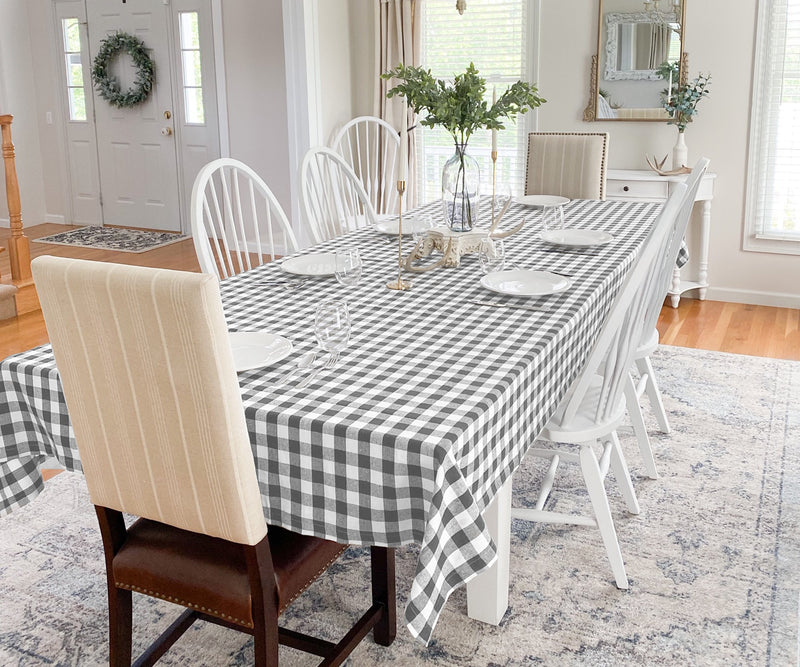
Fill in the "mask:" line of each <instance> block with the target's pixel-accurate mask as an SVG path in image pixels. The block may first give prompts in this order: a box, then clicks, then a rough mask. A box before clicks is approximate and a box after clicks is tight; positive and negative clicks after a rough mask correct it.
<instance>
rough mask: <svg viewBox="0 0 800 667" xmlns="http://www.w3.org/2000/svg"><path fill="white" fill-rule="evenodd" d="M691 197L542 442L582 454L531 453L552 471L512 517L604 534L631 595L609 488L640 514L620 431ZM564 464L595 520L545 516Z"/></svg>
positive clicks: (646, 251)
mask: <svg viewBox="0 0 800 667" xmlns="http://www.w3.org/2000/svg"><path fill="white" fill-rule="evenodd" d="M684 189H685V186H684V185H683V184H679V185H678V187H677V188H676V191H675V194H674V195H673V196H672V197H671V198H670V199H669V200H668V202H667V204H666V206H665V207H664V209H663V210H662V212H661V215H660V216H659V218H658V220H657V221H656V222H655V223H654V226H653V231H652V232H651V233H650V235H649V236H648V238H647V240H646V241H645V243H644V246H643V248H642V250H641V252H640V253H639V257H638V258H637V260H636V263H635V264H634V266H633V267H632V268H631V269H630V271H629V273H628V277H627V278H626V280H625V282H624V284H623V286H622V288H621V289H620V292H619V294H618V295H617V297H616V299H615V301H614V303H613V305H612V306H611V310H610V312H609V315H608V317H607V318H606V321H605V323H604V324H603V327H602V329H601V331H600V333H599V335H598V336H597V338H596V341H595V344H594V348H593V349H592V351H591V352H590V354H589V357H588V360H587V362H586V364H585V365H584V368H583V371H582V372H581V374H580V375H579V376H578V378H577V380H575V382H574V383H573V385H572V387H571V388H570V390H569V392H568V393H567V395H566V397H565V398H564V399H563V400H562V401H561V403H560V405H559V407H558V409H557V410H556V414H555V415H554V416H553V418H552V419H551V420H550V422H549V423H548V424H547V426H546V427H545V428H544V430H543V431H542V434H541V439H543V440H546V441H550V442H552V443H562V444H567V445H570V444H571V445H575V446H577V447H579V451H578V452H577V453H576V452H575V451H574V449H565V448H563V447H561V448H555V447H553V448H549V447H538V446H535V445H534V447H531V448H530V449H529V450H528V455H529V456H538V457H542V458H547V459H549V460H550V466H549V469H548V471H547V473H546V475H545V477H544V480H543V482H542V486H541V488H540V491H539V495H538V497H537V498H536V501H535V503H534V504H533V505H532V507H525V508H513V509H512V510H511V516H512V517H514V518H517V519H523V520H527V521H542V522H545V523H556V524H576V525H583V526H596V527H597V528H599V529H600V535H601V537H602V539H603V544H604V545H605V548H606V554H607V556H608V560H609V562H610V563H611V569H612V571H613V573H614V579H615V581H616V584H617V586H618V587H619V588H623V589H624V588H628V577H627V574H626V573H625V564H624V562H623V559H622V552H621V550H620V547H619V541H618V540H617V532H616V529H615V528H614V521H613V519H612V517H611V508H610V506H609V503H608V496H607V495H606V490H605V484H604V480H605V476H606V473H607V472H608V470H609V467H610V468H611V469H612V470H613V471H614V477H615V478H616V480H617V484H619V487H620V491H621V492H622V495H623V497H624V499H625V503H626V505H627V507H628V511H629V512H631V513H632V514H638V513H639V503H638V501H637V499H636V493H635V491H634V489H633V484H632V483H631V477H630V473H629V472H628V467H627V464H626V463H625V457H624V456H623V453H622V448H621V447H620V443H619V438H618V437H617V428H618V427H619V425H620V424H621V423H622V420H623V419H624V417H625V408H626V405H625V396H624V386H625V383H626V381H627V380H628V378H629V371H630V367H631V363H632V362H633V354H634V352H635V350H636V346H637V345H638V343H639V334H640V332H641V321H642V316H643V313H644V310H645V306H646V304H645V297H646V296H647V294H648V293H649V289H650V283H651V282H652V281H653V280H656V279H657V278H658V276H656V275H655V274H654V272H653V271H652V270H651V269H652V266H653V264H654V263H656V262H657V261H658V260H659V258H660V257H661V256H662V254H663V253H664V252H665V249H666V246H667V241H668V237H669V232H671V230H672V226H673V224H674V220H675V216H676V215H677V213H678V209H679V206H680V201H681V197H682V195H683V191H684ZM597 446H599V447H600V449H601V454H600V457H599V458H598V456H597V454H596V453H595V447H597ZM562 461H564V462H570V463H579V464H580V466H581V472H582V474H583V479H584V482H585V484H586V490H587V492H588V495H589V500H590V502H591V505H592V510H593V512H592V515H591V516H589V515H581V514H571V513H566V512H559V511H556V510H551V509H545V503H546V502H547V499H548V497H549V496H550V492H551V490H552V488H553V482H554V479H555V474H556V471H557V468H558V465H559V463H560V462H562Z"/></svg>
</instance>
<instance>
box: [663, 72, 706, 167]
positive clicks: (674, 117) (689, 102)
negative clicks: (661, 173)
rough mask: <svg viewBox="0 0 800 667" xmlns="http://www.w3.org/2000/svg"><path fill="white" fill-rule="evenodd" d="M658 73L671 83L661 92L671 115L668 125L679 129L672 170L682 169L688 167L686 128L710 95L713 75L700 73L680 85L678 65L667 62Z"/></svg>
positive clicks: (673, 152) (673, 153) (665, 106)
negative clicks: (709, 88) (701, 103)
mask: <svg viewBox="0 0 800 667" xmlns="http://www.w3.org/2000/svg"><path fill="white" fill-rule="evenodd" d="M657 71H658V73H659V74H660V75H661V76H662V78H664V79H667V78H668V79H669V82H670V85H669V86H668V87H667V88H666V89H665V90H662V91H661V106H662V107H663V108H664V109H665V110H666V112H667V113H668V114H669V120H668V121H667V124H668V125H675V126H677V128H678V141H677V143H676V144H675V147H674V148H673V149H672V168H673V169H680V168H681V167H683V166H686V162H687V155H688V149H687V147H686V139H685V137H684V132H685V131H686V126H687V125H688V124H689V123H691V122H692V117H693V116H694V115H695V114H696V113H697V105H698V104H700V100H702V99H703V98H704V97H708V95H709V90H708V87H709V84H710V83H711V74H702V73H700V74H698V75H697V76H696V77H695V78H694V79H693V80H692V81H690V82H688V83H684V84H683V85H680V83H679V81H680V67H679V64H678V63H669V62H665V63H663V64H662V65H661V66H660V67H659V68H658V70H657ZM673 82H674V83H673Z"/></svg>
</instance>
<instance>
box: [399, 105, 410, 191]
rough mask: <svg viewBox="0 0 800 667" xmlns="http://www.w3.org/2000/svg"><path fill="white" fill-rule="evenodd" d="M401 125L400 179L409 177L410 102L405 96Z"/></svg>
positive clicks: (403, 179)
mask: <svg viewBox="0 0 800 667" xmlns="http://www.w3.org/2000/svg"><path fill="white" fill-rule="evenodd" d="M401 123H402V124H401V125H400V165H399V167H400V168H399V170H398V173H399V176H398V178H397V180H398V181H405V180H406V178H407V177H408V102H407V101H406V99H405V98H403V116H402V120H401Z"/></svg>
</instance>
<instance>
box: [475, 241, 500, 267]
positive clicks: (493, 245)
mask: <svg viewBox="0 0 800 667" xmlns="http://www.w3.org/2000/svg"><path fill="white" fill-rule="evenodd" d="M478 261H480V263H481V269H482V270H483V272H484V273H492V272H494V271H502V270H503V269H504V268H505V264H506V248H505V245H503V239H492V238H489V237H486V238H485V239H481V243H480V246H479V247H478Z"/></svg>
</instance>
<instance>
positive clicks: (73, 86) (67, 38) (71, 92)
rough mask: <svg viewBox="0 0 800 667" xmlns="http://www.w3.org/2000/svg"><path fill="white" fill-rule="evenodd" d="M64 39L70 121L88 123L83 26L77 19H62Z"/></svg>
mask: <svg viewBox="0 0 800 667" xmlns="http://www.w3.org/2000/svg"><path fill="white" fill-rule="evenodd" d="M61 33H62V35H63V39H64V64H65V65H66V68H67V69H66V73H67V101H68V103H69V119H70V120H73V121H84V122H85V121H86V91H85V90H84V88H83V64H82V63H81V24H80V22H79V21H78V19H76V18H67V19H61Z"/></svg>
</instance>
